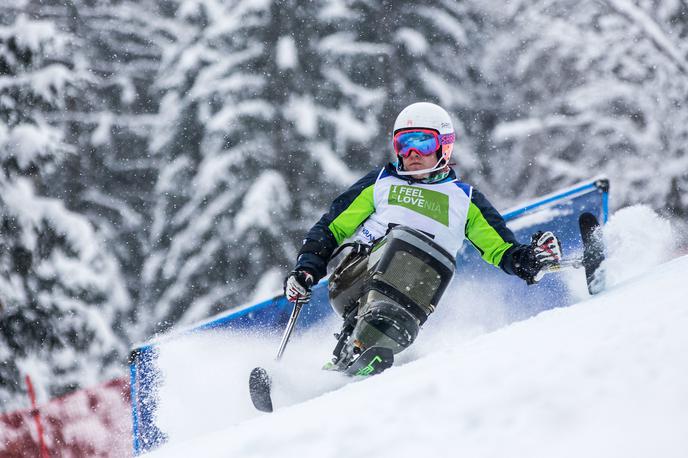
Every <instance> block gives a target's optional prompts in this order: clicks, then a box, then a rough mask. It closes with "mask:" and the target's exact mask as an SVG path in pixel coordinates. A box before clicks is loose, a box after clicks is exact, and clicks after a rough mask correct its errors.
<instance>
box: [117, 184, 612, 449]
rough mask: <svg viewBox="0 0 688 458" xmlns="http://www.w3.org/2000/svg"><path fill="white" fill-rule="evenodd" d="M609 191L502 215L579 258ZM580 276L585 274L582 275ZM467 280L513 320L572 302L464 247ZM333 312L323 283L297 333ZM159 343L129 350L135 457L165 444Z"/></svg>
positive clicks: (275, 327)
mask: <svg viewBox="0 0 688 458" xmlns="http://www.w3.org/2000/svg"><path fill="white" fill-rule="evenodd" d="M608 191H609V182H608V181H607V180H606V179H605V178H596V179H592V180H589V181H587V182H584V183H580V184H578V185H575V186H572V187H570V188H567V189H564V190H561V191H558V192H556V193H552V194H550V195H548V196H544V197H541V198H539V199H537V200H534V201H532V202H529V203H527V204H525V205H521V206H519V207H517V208H514V209H512V210H507V211H505V212H503V216H504V219H505V220H506V221H507V224H508V225H509V227H510V228H511V229H512V230H513V231H514V233H515V234H516V237H517V238H518V240H520V241H521V242H522V243H528V242H529V240H530V235H531V234H532V233H533V232H535V231H538V230H543V231H544V230H551V231H553V232H555V233H556V234H557V236H558V237H559V239H560V241H561V243H562V249H563V252H564V257H569V256H573V255H581V254H582V242H581V239H580V232H579V227H578V217H579V215H580V214H581V213H583V212H590V213H592V214H593V215H595V216H596V217H597V218H598V220H599V221H600V222H601V223H605V222H606V221H607V218H608V211H609V210H608ZM581 275H584V274H583V272H581ZM470 278H479V279H480V280H481V281H483V282H484V283H485V284H490V285H494V286H495V290H499V291H502V292H503V295H504V297H503V300H504V301H505V303H507V304H508V303H509V301H510V299H509V298H510V297H518V298H519V300H518V301H516V302H515V304H518V305H514V307H512V309H511V314H512V316H511V318H512V319H520V318H526V317H528V316H532V315H534V314H536V313H538V312H540V311H543V310H547V309H551V308H554V307H561V306H565V305H569V304H570V301H571V297H570V295H569V294H568V291H567V287H566V285H565V284H564V282H563V281H562V279H561V277H560V276H558V275H548V276H546V277H545V278H544V279H543V280H542V281H541V282H540V283H538V284H537V285H535V286H530V287H529V286H527V285H525V282H523V280H520V279H518V278H516V277H513V276H510V275H505V274H504V273H503V272H501V270H500V269H497V268H495V267H493V266H491V265H489V264H487V263H485V262H483V261H482V260H481V259H480V256H479V254H478V252H477V250H475V249H473V248H472V247H471V246H470V244H468V243H465V244H464V247H463V248H462V250H461V251H460V253H459V255H458V256H457V271H456V275H455V279H456V281H457V282H458V286H457V288H456V289H453V290H452V291H460V287H461V281H462V280H463V279H470ZM553 292H555V293H556V294H553ZM524 299H525V300H524ZM524 304H527V305H524ZM291 310H292V305H291V304H290V303H289V302H288V301H287V300H286V299H285V298H284V297H283V296H275V297H273V298H271V299H268V300H266V301H262V302H259V303H256V304H247V305H244V306H240V307H237V308H234V309H231V310H229V311H227V312H225V313H222V314H219V315H216V316H214V317H212V318H210V319H208V320H206V321H204V322H202V323H199V324H197V325H195V326H192V327H191V328H189V329H187V330H185V331H181V332H179V333H176V334H174V335H169V336H165V337H163V338H162V339H164V340H168V339H174V338H175V336H179V335H181V334H188V333H197V332H204V331H208V330H213V329H222V330H238V329H251V330H256V331H265V332H280V331H281V330H282V329H284V327H285V325H286V323H287V321H288V320H289V315H290V314H291ZM332 313H333V312H332V309H331V308H330V305H329V302H328V299H327V282H326V281H322V282H320V283H319V284H318V285H317V286H316V287H315V288H314V289H313V297H312V299H311V301H310V303H309V304H308V307H304V309H303V311H302V312H301V314H300V316H299V324H298V326H299V328H300V329H307V328H309V327H311V326H313V325H314V324H316V323H319V322H321V321H322V320H323V319H325V318H326V317H329V316H331V314H332ZM160 341H161V339H157V340H153V341H150V342H148V343H146V344H143V345H140V346H138V347H136V348H135V349H134V350H133V351H132V352H131V357H130V377H131V403H132V421H133V432H134V444H133V445H134V453H135V454H137V455H138V454H140V453H143V452H146V451H149V450H151V449H153V448H155V447H156V446H158V445H160V444H162V443H164V442H165V440H166V437H165V434H164V433H163V432H162V431H160V429H159V428H158V427H157V426H156V424H155V409H156V405H157V389H156V388H157V386H158V383H159V370H158V368H157V367H156V355H157V345H158V344H159V343H160Z"/></svg>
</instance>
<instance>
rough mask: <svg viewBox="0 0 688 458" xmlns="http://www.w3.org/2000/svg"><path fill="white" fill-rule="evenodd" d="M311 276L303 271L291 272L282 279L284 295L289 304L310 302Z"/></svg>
mask: <svg viewBox="0 0 688 458" xmlns="http://www.w3.org/2000/svg"><path fill="white" fill-rule="evenodd" d="M313 280H314V278H313V275H312V274H311V273H310V272H307V271H305V270H292V271H291V272H289V275H287V278H285V279H284V295H285V296H286V297H287V300H288V301H289V302H296V301H301V302H308V301H309V300H311V287H312V286H313Z"/></svg>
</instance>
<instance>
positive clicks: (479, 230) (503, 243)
mask: <svg viewBox="0 0 688 458" xmlns="http://www.w3.org/2000/svg"><path fill="white" fill-rule="evenodd" d="M490 207H491V206H490ZM492 210H493V212H494V213H496V214H497V216H498V217H499V218H498V220H497V221H492V222H491V220H494V219H496V218H495V216H494V214H493V212H491V211H487V212H484V210H483V209H481V206H479V205H476V203H475V202H474V201H473V200H472V201H471V203H470V207H469V209H468V219H467V221H466V238H468V240H469V241H470V242H471V243H472V244H473V246H474V247H475V248H476V249H477V250H478V251H479V252H480V255H481V256H482V258H483V259H484V260H485V261H487V262H488V263H490V264H492V265H493V266H500V262H501V261H502V257H503V256H504V253H505V252H506V251H507V250H508V249H509V248H511V247H512V246H513V245H514V243H516V240H515V239H514V237H513V234H512V233H511V231H509V230H508V229H507V228H506V225H505V224H504V220H503V219H502V218H501V216H500V215H499V214H498V213H497V212H496V210H494V209H493V208H492ZM485 213H487V215H486V214H485ZM488 218H489V220H488ZM505 230H506V233H505ZM500 232H502V234H500Z"/></svg>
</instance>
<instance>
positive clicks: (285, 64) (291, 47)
mask: <svg viewBox="0 0 688 458" xmlns="http://www.w3.org/2000/svg"><path fill="white" fill-rule="evenodd" d="M298 63H299V58H298V52H297V50H296V43H295V42H294V38H293V37H289V36H283V37H280V38H279V40H278V41H277V67H278V68H279V69H281V70H286V69H289V68H295V67H296V66H297V65H298Z"/></svg>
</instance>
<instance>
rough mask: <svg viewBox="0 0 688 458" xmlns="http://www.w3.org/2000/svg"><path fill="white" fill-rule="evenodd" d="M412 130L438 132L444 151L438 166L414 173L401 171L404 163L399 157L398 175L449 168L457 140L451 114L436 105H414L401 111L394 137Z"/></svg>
mask: <svg viewBox="0 0 688 458" xmlns="http://www.w3.org/2000/svg"><path fill="white" fill-rule="evenodd" d="M412 129H432V130H434V131H436V132H437V133H438V134H439V139H440V145H441V148H442V150H441V152H440V155H439V156H438V158H437V159H438V160H437V164H435V166H434V167H432V168H431V169H427V170H417V171H413V172H406V171H403V170H401V164H402V161H401V158H400V157H399V162H398V165H397V169H398V170H397V171H398V173H399V174H400V175H415V174H418V173H429V172H436V171H438V170H442V169H444V168H445V167H447V166H448V164H449V160H450V158H451V155H452V151H453V150H454V139H455V134H454V126H453V125H452V121H451V118H450V117H449V113H447V112H446V111H445V110H444V108H442V107H440V106H439V105H435V104H434V103H429V102H418V103H413V104H411V105H409V106H407V107H406V108H404V109H403V110H401V113H399V116H397V119H396V121H394V133H393V136H394V135H396V134H397V132H399V131H404V130H412ZM438 150H439V148H438ZM438 152H439V151H438Z"/></svg>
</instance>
